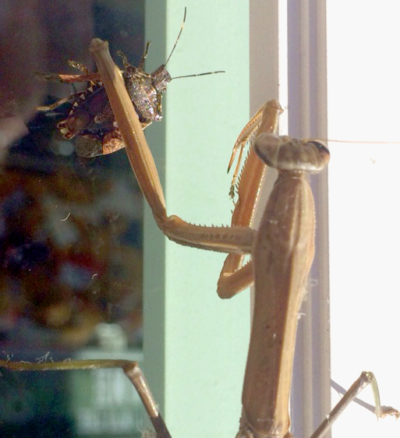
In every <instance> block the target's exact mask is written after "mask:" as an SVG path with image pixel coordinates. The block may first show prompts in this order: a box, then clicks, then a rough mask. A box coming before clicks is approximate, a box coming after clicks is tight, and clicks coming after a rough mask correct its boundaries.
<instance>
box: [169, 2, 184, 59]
mask: <svg viewBox="0 0 400 438" xmlns="http://www.w3.org/2000/svg"><path fill="white" fill-rule="evenodd" d="M185 21H186V7H185V12H184V13H183V21H182V24H181V30H180V31H179V33H178V37H177V38H176V40H175V44H174V47H172V50H171V53H170V54H169V56H168V59H167V61H166V63H165V64H164V67H165V66H166V65H167V64H168V61H169V60H170V59H171V56H172V54H173V53H174V50H175V48H176V45H177V44H178V41H179V38H180V37H181V34H182V31H183V28H184V26H185Z"/></svg>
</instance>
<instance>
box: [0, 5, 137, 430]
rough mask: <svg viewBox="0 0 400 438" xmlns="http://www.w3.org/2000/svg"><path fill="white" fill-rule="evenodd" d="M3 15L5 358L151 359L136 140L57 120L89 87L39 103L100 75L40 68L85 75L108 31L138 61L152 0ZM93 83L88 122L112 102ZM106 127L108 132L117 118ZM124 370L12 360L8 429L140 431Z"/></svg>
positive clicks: (14, 10)
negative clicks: (108, 143)
mask: <svg viewBox="0 0 400 438" xmlns="http://www.w3.org/2000/svg"><path fill="white" fill-rule="evenodd" d="M2 19H3V21H2V26H1V28H0V29H1V30H0V32H1V42H0V58H1V65H2V72H1V75H0V97H1V99H0V132H1V135H0V151H1V153H0V157H1V162H0V165H1V174H0V175H1V176H0V240H1V245H0V348H1V352H2V353H1V355H2V358H3V359H5V358H10V359H12V360H25V361H56V360H64V359H69V358H85V359H91V358H111V357H124V358H128V359H129V358H131V359H132V360H141V344H142V330H141V327H142V311H141V307H142V198H141V193H140V190H139V188H138V187H137V184H136V181H135V178H134V176H133V175H132V171H131V169H130V167H129V164H128V162H127V160H126V158H125V154H124V152H123V151H122V152H118V153H115V154H111V155H106V156H99V157H93V158H85V157H81V156H79V155H78V154H77V153H76V152H77V151H76V149H79V148H81V149H82V147H87V146H93V145H96V144H98V143H99V141H100V142H101V138H103V137H102V135H103V133H100V131H96V136H97V137H98V138H97V143H96V142H95V141H92V140H93V139H89V141H87V139H85V138H84V137H82V136H81V135H76V136H75V138H73V139H72V140H67V139H66V138H64V137H63V136H62V135H61V132H60V130H59V129H58V128H57V124H58V123H60V121H63V120H65V119H66V118H67V117H68V115H69V112H70V110H71V108H72V104H73V103H74V101H75V100H76V99H75V100H74V99H72V100H66V101H65V102H63V103H61V104H60V105H58V106H54V107H53V108H52V109H51V110H49V111H36V110H35V107H37V106H43V105H51V104H53V103H54V102H56V101H58V100H59V99H63V98H65V97H68V96H70V95H71V94H74V93H77V92H78V91H83V90H87V88H88V86H89V85H90V84H88V82H87V81H84V82H80V83H76V84H72V85H71V84H61V83H56V82H54V81H46V80H43V79H44V78H43V76H42V78H41V79H42V80H39V79H40V78H38V77H37V75H36V76H35V72H40V73H67V74H72V75H82V74H84V73H85V72H84V71H80V70H79V69H76V68H73V67H71V66H69V65H68V60H71V59H72V60H74V61H77V62H79V63H82V64H83V65H84V66H85V67H86V68H87V69H88V70H89V71H93V70H95V65H94V61H93V59H92V57H91V55H90V53H89V51H88V47H89V43H90V40H91V39H92V38H93V37H94V36H96V37H100V38H102V39H106V40H108V41H109V43H110V50H111V53H112V55H113V57H114V58H115V59H118V56H116V51H117V50H121V51H122V52H123V53H124V54H125V55H126V57H127V59H128V60H129V62H130V63H132V64H133V65H138V63H139V61H140V58H141V56H142V53H143V48H144V42H143V39H144V38H143V35H144V29H143V28H144V5H143V0H136V1H132V0H125V1H119V2H107V1H100V0H98V1H95V0H93V1H85V2H81V1H76V0H70V1H68V2H65V1H59V0H55V1H54V0H53V1H42V2H36V1H29V0H25V1H22V2H12V1H4V2H2ZM119 63H120V66H121V68H122V62H120V60H119ZM89 95H90V93H88V94H86V100H85V101H83V100H82V101H81V102H80V104H82V108H83V110H82V114H83V116H82V115H81V116H80V118H79V117H78V120H77V121H75V123H79V122H82V123H83V121H84V119H83V117H84V116H85V117H90V118H91V119H90V120H93V119H94V117H95V116H96V114H98V113H99V109H98V106H96V105H97V104H99V102H98V100H96V99H93V98H92V97H91V98H88V96H89ZM101 99H103V98H101ZM101 99H100V100H101ZM83 102H84V103H83ZM104 102H106V101H104V99H103V100H101V102H100V104H101V105H104ZM100 104H99V105H100ZM102 127H103V128H104V131H105V132H106V133H107V132H108V131H110V130H112V129H113V128H112V125H110V126H105V125H102ZM99 139H100V140H99ZM95 140H96V139H95ZM81 153H82V150H81ZM124 379H125V377H124V376H123V374H122V372H121V371H119V370H115V371H112V370H111V371H109V370H108V371H103V370H99V371H85V372H84V371H82V372H63V373H60V372H46V373H11V372H3V371H2V378H1V379H0V392H1V395H0V406H1V410H0V435H1V436H2V437H11V436H12V437H24V438H27V437H31V436H32V437H37V436H41V437H52V436H62V437H83V436H85V437H90V436H97V437H117V436H118V437H123V436H133V434H134V433H137V434H140V430H141V429H142V428H143V426H142V415H144V414H143V411H142V410H141V409H139V410H138V407H139V406H140V403H139V399H138V397H137V395H136V394H135V392H134V390H133V388H131V387H130V386H129V383H128V382H127V381H126V382H125V380H124Z"/></svg>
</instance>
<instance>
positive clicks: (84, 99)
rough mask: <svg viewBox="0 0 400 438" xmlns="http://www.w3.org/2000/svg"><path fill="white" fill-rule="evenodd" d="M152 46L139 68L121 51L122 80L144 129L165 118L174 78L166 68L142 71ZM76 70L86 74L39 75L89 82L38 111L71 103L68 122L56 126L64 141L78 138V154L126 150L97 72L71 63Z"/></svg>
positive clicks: (100, 153)
mask: <svg viewBox="0 0 400 438" xmlns="http://www.w3.org/2000/svg"><path fill="white" fill-rule="evenodd" d="M148 48H149V43H147V45H146V50H145V52H144V54H143V56H142V59H141V61H140V63H139V66H138V67H134V66H133V65H131V64H129V63H128V60H127V58H126V56H125V55H124V54H122V53H121V52H118V54H119V56H121V57H122V60H123V64H124V71H123V73H122V74H123V78H124V81H125V85H126V88H127V90H128V93H129V95H130V97H131V99H132V102H133V104H134V106H135V109H136V112H137V114H138V116H139V119H140V122H141V123H142V127H143V129H144V128H146V127H147V126H149V125H150V124H151V123H152V122H153V121H159V120H161V119H162V104H161V97H162V94H163V93H164V92H165V90H166V88H167V85H168V83H169V82H170V81H171V76H170V75H169V73H168V72H167V70H166V68H165V65H161V66H160V67H159V68H158V69H157V70H155V71H154V72H153V73H151V74H149V73H146V72H145V71H144V69H143V65H144V61H145V58H146V55H147V52H148ZM69 64H70V65H72V66H73V67H76V68H79V69H80V70H83V71H84V73H85V74H84V75H62V74H60V75H59V74H38V76H39V78H41V79H44V80H52V81H58V82H63V83H75V82H83V81H88V82H89V86H88V88H87V89H86V90H84V91H81V92H78V93H74V94H72V95H71V96H68V97H66V98H64V99H61V100H59V101H57V102H55V103H53V104H52V105H50V106H45V107H38V108H37V109H38V110H39V111H49V110H53V109H55V108H57V107H58V106H60V105H62V104H63V103H65V102H68V101H72V107H71V109H70V111H69V114H68V116H67V118H66V119H64V120H62V121H60V122H59V123H58V124H57V128H58V129H59V131H60V132H61V134H62V135H63V137H64V138H66V139H68V140H70V139H72V138H74V137H76V152H77V153H78V155H80V156H83V157H94V156H96V155H104V154H110V153H112V152H115V151H117V150H119V149H121V148H123V147H124V143H123V141H122V136H121V134H120V132H119V129H118V127H117V125H116V122H115V120H114V115H113V113H112V109H111V106H110V103H109V102H108V99H107V95H106V91H105V89H104V87H103V84H102V83H101V82H100V77H99V75H98V73H90V72H88V70H87V69H86V68H85V67H83V66H82V65H81V64H78V63H76V62H70V63H69Z"/></svg>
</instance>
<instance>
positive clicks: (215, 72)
mask: <svg viewBox="0 0 400 438" xmlns="http://www.w3.org/2000/svg"><path fill="white" fill-rule="evenodd" d="M217 73H225V71H224V70H217V71H208V72H206V73H196V74H193V75H185V76H175V77H174V78H171V81H172V79H182V78H194V77H196V76H207V75H215V74H217Z"/></svg>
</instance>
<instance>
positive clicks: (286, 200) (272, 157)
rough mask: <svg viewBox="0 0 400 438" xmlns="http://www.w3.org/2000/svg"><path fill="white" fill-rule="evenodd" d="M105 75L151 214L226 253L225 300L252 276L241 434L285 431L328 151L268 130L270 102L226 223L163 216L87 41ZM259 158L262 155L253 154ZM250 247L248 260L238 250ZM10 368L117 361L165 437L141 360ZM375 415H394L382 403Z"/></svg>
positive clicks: (147, 156) (149, 168)
mask: <svg viewBox="0 0 400 438" xmlns="http://www.w3.org/2000/svg"><path fill="white" fill-rule="evenodd" d="M92 51H93V52H94V54H95V57H96V61H97V63H98V67H99V71H100V74H101V78H102V81H103V83H104V86H105V88H106V91H107V94H108V97H109V100H110V103H111V106H112V108H113V111H114V114H115V118H116V121H117V123H118V127H119V129H120V131H121V133H122V136H123V139H124V143H125V145H126V150H127V153H128V157H129V160H130V163H131V165H132V168H133V170H134V172H135V174H136V177H137V179H138V182H139V184H140V186H141V188H142V191H143V193H144V195H145V197H146V199H147V201H148V203H149V205H150V207H151V208H152V212H153V215H154V218H155V220H156V222H157V224H158V226H159V227H160V229H161V230H162V231H163V233H164V234H165V235H166V236H168V237H169V238H170V239H171V240H174V241H176V242H177V243H180V244H183V245H189V246H193V247H196V248H202V249H207V250H213V251H220V252H227V253H229V255H228V257H227V259H226V261H225V263H224V266H223V269H222V273H221V277H220V280H219V282H218V294H219V295H220V297H222V298H230V297H232V296H234V295H235V294H237V293H238V292H240V291H241V290H242V289H244V288H246V287H247V286H249V285H250V284H252V283H253V282H254V285H255V306H254V308H255V312H254V317H253V323H252V333H251V340H250V347H249V354H248V360H247V366H246V373H245V381H244V387H243V396H242V402H243V409H242V417H241V421H240V429H239V432H238V434H237V438H240V437H248V438H249V437H255V438H269V437H271V438H272V437H274V438H280V437H282V438H284V437H286V438H289V437H290V436H291V434H290V432H289V428H290V419H289V414H288V404H289V395H290V387H291V378H292V367H293V355H294V344H295V335H296V328H297V320H298V312H299V307H300V304H301V302H302V299H303V296H304V291H305V285H306V280H307V276H308V273H309V269H310V266H311V263H312V259H313V256H314V229H315V219H314V201H313V196H312V193H311V189H310V187H309V184H308V182H307V179H306V174H307V173H316V172H319V171H321V170H322V169H323V168H324V167H325V166H326V164H327V163H328V161H329V152H328V150H327V149H326V147H325V146H324V145H323V144H322V143H321V142H319V141H312V140H310V141H300V140H295V139H292V138H290V137H286V136H284V137H278V136H276V135H274V131H275V130H276V127H277V123H278V117H279V114H280V113H281V111H282V110H281V107H280V105H279V103H278V102H277V101H269V102H268V103H267V104H266V105H265V106H264V107H263V108H261V109H260V111H259V112H258V113H257V114H256V115H255V117H254V118H253V119H252V120H251V121H250V122H249V124H248V125H247V126H246V127H245V128H244V130H243V131H242V133H241V135H240V136H239V140H238V143H237V145H238V148H239V147H242V146H243V144H244V143H246V142H247V139H248V138H251V137H252V136H255V142H254V148H252V149H251V150H250V153H249V156H248V158H247V161H246V165H245V167H244V170H243V173H242V175H241V178H240V182H239V185H238V201H237V204H236V207H235V211H234V213H233V217H232V223H231V226H230V227H202V226H197V225H192V224H189V223H186V222H184V221H183V220H182V219H180V218H179V217H177V216H168V215H167V212H166V207H165V201H164V196H163V193H162V189H161V184H160V181H159V178H158V174H157V171H156V168H155V164H154V161H153V158H152V155H151V153H150V150H149V148H148V145H147V142H146V139H145V137H144V134H143V130H142V128H141V126H140V122H139V120H138V117H137V115H136V113H135V111H134V109H133V106H132V103H131V100H130V98H129V96H128V95H127V92H126V90H125V86H124V84H123V81H122V79H121V76H120V73H119V71H118V69H117V68H116V67H115V65H114V64H113V62H112V60H111V58H110V56H109V53H108V48H107V45H106V44H105V43H103V42H101V41H100V40H94V41H93V42H92ZM258 157H260V158H261V160H259V159H258ZM265 165H268V166H270V167H275V168H277V169H278V171H279V176H278V179H277V181H276V183H275V186H274V189H273V191H272V193H271V195H270V198H269V202H268V204H267V207H266V209H265V211H264V214H263V216H262V220H261V224H260V226H259V228H258V230H255V229H253V228H252V223H253V216H254V210H255V206H256V204H257V201H258V199H259V194H260V190H259V186H260V183H261V182H262V180H263V178H264V174H265V169H266V166H265ZM246 254H251V257H252V258H251V261H250V262H249V263H247V264H245V265H244V266H242V263H243V257H244V255H246ZM0 365H1V366H4V367H6V368H9V369H14V370H19V371H23V370H46V369H78V368H96V367H121V368H123V370H124V371H125V373H126V374H127V376H128V377H129V378H130V379H131V381H132V383H133V384H134V385H135V387H136V389H137V390H138V392H139V395H140V396H141V398H142V401H143V403H144V406H145V407H146V410H147V412H148V414H149V417H150V419H151V421H152V423H153V425H154V427H155V430H156V432H157V435H158V436H159V437H160V438H161V437H164V438H166V437H169V433H168V431H167V428H166V426H165V424H164V422H163V420H162V418H161V416H160V414H159V412H158V409H157V406H156V403H155V401H154V399H153V397H152V395H151V392H150V389H149V387H148V385H147V383H146V381H145V379H144V376H143V374H142V372H141V371H140V369H139V367H138V366H137V364H135V363H132V362H128V361H83V362H74V361H71V362H66V363H50V364H47V363H44V364H27V363H13V362H6V361H2V362H0ZM369 383H372V385H373V386H375V387H376V382H375V379H374V376H373V374H372V373H369V372H364V373H362V374H361V376H360V377H359V379H357V381H356V382H355V383H354V385H353V386H352V387H351V388H350V390H349V391H348V392H347V393H346V394H345V396H344V397H343V398H342V400H341V401H340V402H339V403H338V405H337V406H336V407H335V408H334V410H333V411H332V412H331V414H329V416H328V417H327V418H326V420H325V421H324V422H323V423H322V424H321V426H320V427H319V428H318V429H317V430H316V431H315V432H314V434H313V435H312V437H313V438H316V437H321V436H323V434H324V433H325V432H326V430H328V429H329V427H330V426H331V424H332V423H333V421H334V420H335V419H336V418H337V417H338V415H339V414H340V412H341V411H342V410H343V409H344V408H345V407H346V405H347V404H348V403H350V402H351V400H352V399H354V397H355V396H356V394H357V393H358V392H359V391H361V389H362V388H364V387H365V386H366V385H367V384H369ZM375 395H376V406H377V407H376V414H377V416H384V415H387V414H390V415H395V416H398V415H399V413H398V412H397V411H396V410H394V409H392V408H383V407H381V406H380V403H379V397H378V393H377V390H375Z"/></svg>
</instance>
